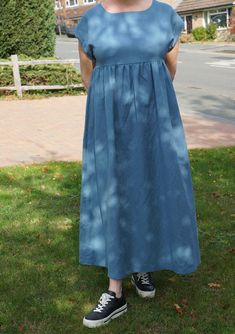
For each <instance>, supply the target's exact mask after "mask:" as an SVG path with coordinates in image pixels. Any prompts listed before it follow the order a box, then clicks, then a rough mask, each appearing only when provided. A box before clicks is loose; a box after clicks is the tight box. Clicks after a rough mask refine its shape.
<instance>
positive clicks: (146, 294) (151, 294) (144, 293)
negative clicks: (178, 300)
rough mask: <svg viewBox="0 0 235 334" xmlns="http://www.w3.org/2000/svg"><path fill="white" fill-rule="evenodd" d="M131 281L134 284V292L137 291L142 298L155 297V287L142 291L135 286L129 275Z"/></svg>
mask: <svg viewBox="0 0 235 334" xmlns="http://www.w3.org/2000/svg"><path fill="white" fill-rule="evenodd" d="M131 283H132V284H133V285H134V287H135V289H136V292H137V293H138V295H139V296H140V297H142V298H154V297H155V293H156V289H154V290H153V291H142V290H140V289H139V288H138V287H137V285H136V284H135V282H134V279H133V278H132V277H131Z"/></svg>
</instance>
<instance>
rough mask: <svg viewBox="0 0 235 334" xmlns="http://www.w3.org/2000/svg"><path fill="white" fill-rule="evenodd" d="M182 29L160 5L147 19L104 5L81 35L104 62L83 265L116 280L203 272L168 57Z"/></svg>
mask: <svg viewBox="0 0 235 334" xmlns="http://www.w3.org/2000/svg"><path fill="white" fill-rule="evenodd" d="M183 25H184V24H183V21H182V19H181V18H180V16H179V15H178V14H177V13H176V11H175V10H174V9H173V8H172V7H171V6H170V5H168V4H165V3H162V2H160V1H156V0H153V2H152V4H151V6H150V7H149V8H147V9H146V10H143V11H128V12H119V13H111V12H109V11H107V10H106V9H105V8H104V7H103V6H102V4H96V5H95V6H93V7H92V8H90V9H89V10H87V11H86V12H85V14H84V15H83V16H82V17H81V19H80V21H79V23H78V24H77V26H76V27H75V35H76V37H77V38H78V40H79V41H80V43H81V46H82V48H83V49H84V51H85V52H86V54H87V55H88V57H89V58H90V59H91V60H95V61H96V63H95V67H94V69H93V71H92V75H91V79H90V86H89V89H88V92H87V102H86V116H85V127H84V135H83V160H82V185H81V197H80V225H79V231H80V232H79V233H80V234H79V262H80V263H81V264H87V265H96V266H102V267H106V268H107V274H108V276H109V277H110V278H113V279H121V278H124V277H125V276H127V275H128V274H130V273H132V272H147V271H150V272H153V271H157V270H161V269H168V270H172V271H174V272H175V273H179V274H188V273H191V272H193V271H195V270H196V268H197V266H198V265H199V264H200V262H201V258H200V250H199V240H198V229H197V222H196V211H195V201H194V193H193V187H192V179H191V171H190V164H189V156H188V150H187V145H186V139H185V134H184V129H183V125H182V120H181V116H180V113H179V107H178V103H177V99H176V95H175V90H174V87H173V83H172V79H171V76H170V72H169V70H168V68H167V66H166V63H165V60H164V57H165V55H166V53H167V52H168V51H169V50H171V48H172V47H173V46H174V45H175V43H176V42H177V39H178V37H179V35H180V32H181V31H182V29H183Z"/></svg>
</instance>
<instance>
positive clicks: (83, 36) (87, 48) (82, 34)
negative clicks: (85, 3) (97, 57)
mask: <svg viewBox="0 0 235 334" xmlns="http://www.w3.org/2000/svg"><path fill="white" fill-rule="evenodd" d="M74 34H75V36H76V37H77V38H78V40H79V42H80V43H81V46H82V48H83V50H84V52H85V53H86V54H87V56H88V57H89V58H90V59H93V58H94V57H93V52H92V47H91V44H89V41H88V36H89V35H88V21H87V18H86V17H85V16H82V17H81V18H80V20H79V22H78V24H77V25H76V27H75V29H74Z"/></svg>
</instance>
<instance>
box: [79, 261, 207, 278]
mask: <svg viewBox="0 0 235 334" xmlns="http://www.w3.org/2000/svg"><path fill="white" fill-rule="evenodd" d="M79 264H81V265H90V266H97V267H103V268H106V269H108V267H107V266H106V265H105V264H101V263H94V262H89V261H86V260H79ZM200 264H201V261H200V262H198V264H196V265H194V266H192V267H189V268H188V269H186V270H178V269H176V268H174V267H173V266H153V267H148V268H147V267H146V268H144V267H142V268H134V269H133V270H128V271H126V273H125V274H124V275H122V276H121V277H120V276H118V277H117V276H115V277H114V276H113V275H110V274H108V277H109V278H112V279H124V278H125V277H126V276H128V275H130V274H131V273H133V272H154V271H160V270H170V271H173V272H174V273H175V274H178V275H189V274H192V273H194V272H195V271H196V270H197V269H198V267H199V266H200Z"/></svg>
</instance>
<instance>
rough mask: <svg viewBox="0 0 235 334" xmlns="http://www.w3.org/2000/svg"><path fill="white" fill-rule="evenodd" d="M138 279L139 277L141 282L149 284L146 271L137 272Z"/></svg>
mask: <svg viewBox="0 0 235 334" xmlns="http://www.w3.org/2000/svg"><path fill="white" fill-rule="evenodd" d="M137 276H138V279H141V283H142V284H150V281H149V275H148V273H137Z"/></svg>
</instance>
